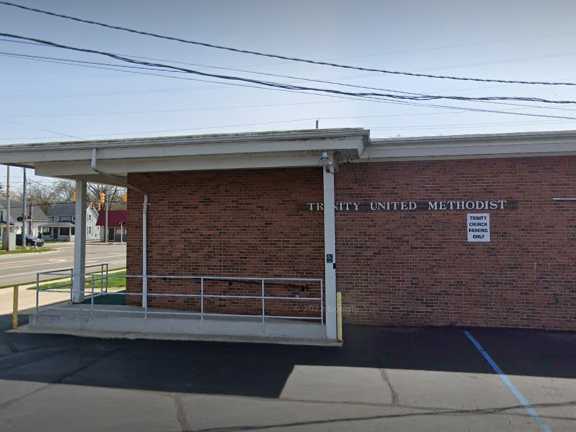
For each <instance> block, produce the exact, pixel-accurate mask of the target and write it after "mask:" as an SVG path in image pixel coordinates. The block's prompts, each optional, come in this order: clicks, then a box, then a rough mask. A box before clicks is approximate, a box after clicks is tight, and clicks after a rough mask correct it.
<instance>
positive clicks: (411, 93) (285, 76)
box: [0, 38, 574, 111]
mask: <svg viewBox="0 0 576 432" xmlns="http://www.w3.org/2000/svg"><path fill="white" fill-rule="evenodd" d="M0 42H17V43H22V42H25V41H17V40H11V39H2V38H0ZM25 43H27V44H31V45H35V46H39V47H42V46H44V45H43V44H40V43H36V42H25ZM119 54H120V55H127V54H122V53H119ZM0 55H13V56H20V57H29V58H37V59H41V58H43V59H47V60H48V59H54V60H60V61H63V62H78V63H87V64H95V65H106V66H118V67H121V68H134V69H143V70H152V71H154V70H159V71H166V70H165V69H160V68H151V67H136V66H127V65H117V64H115V63H100V62H87V61H80V60H74V59H67V58H58V57H42V56H31V55H24V54H16V53H2V52H0ZM131 57H132V58H137V59H138V58H141V59H148V60H158V61H168V62H172V63H179V64H187V65H192V66H200V67H205V68H211V69H221V70H230V71H235V72H245V73H251V74H256V75H264V76H273V77H281V78H289V79H294V80H300V81H308V82H318V83H323V84H334V85H339V86H344V87H352V88H363V89H371V90H382V91H391V92H395V93H401V94H410V95H418V96H424V95H425V94H423V93H417V92H408V91H402V90H392V89H386V88H381V87H369V86H361V85H355V84H349V83H342V82H337V81H327V80H319V79H313V78H305V77H300V76H295V75H285V74H278V73H268V72H261V71H253V70H248V69H239V68H231V67H225V66H215V65H206V64H201V63H191V62H184V61H179V60H170V59H163V58H158V57H149V56H131ZM102 69H111V70H114V69H113V68H112V67H106V68H102ZM169 72H177V71H169ZM143 75H158V76H163V75H161V74H152V73H143ZM176 79H190V80H193V79H191V78H176ZM198 81H204V80H198ZM204 82H214V81H204ZM221 84H225V83H221ZM228 84H229V85H232V84H230V83H228ZM237 85H239V84H237ZM239 86H241V85H239ZM250 87H252V86H250ZM258 88H260V87H258ZM319 96H320V95H319ZM478 102H481V103H488V104H495V105H506V106H514V107H528V108H534V109H546V110H561V111H574V110H571V109H566V108H561V107H550V106H538V105H533V104H530V105H528V104H518V103H510V102H497V101H478Z"/></svg>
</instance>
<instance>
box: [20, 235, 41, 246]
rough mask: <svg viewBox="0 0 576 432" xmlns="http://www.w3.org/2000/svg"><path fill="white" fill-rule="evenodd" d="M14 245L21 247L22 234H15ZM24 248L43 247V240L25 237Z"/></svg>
mask: <svg viewBox="0 0 576 432" xmlns="http://www.w3.org/2000/svg"><path fill="white" fill-rule="evenodd" d="M16 245H17V246H22V234H16ZM26 246H36V247H42V246H44V240H42V239H41V238H38V237H32V236H28V235H27V236H26Z"/></svg>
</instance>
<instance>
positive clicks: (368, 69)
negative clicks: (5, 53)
mask: <svg viewBox="0 0 576 432" xmlns="http://www.w3.org/2000/svg"><path fill="white" fill-rule="evenodd" d="M0 5H4V6H9V7H14V8H18V9H22V10H25V11H28V12H34V13H39V14H43V15H48V16H52V17H57V18H63V19H66V20H71V21H76V22H80V23H83V24H90V25H95V26H99V27H104V28H107V29H112V30H119V31H123V32H128V33H133V34H138V35H142V36H150V37H153V38H157V39H163V40H170V41H174V42H180V43H185V44H190V45H196V46H202V47H205V48H213V49H218V50H224V51H229V52H235V53H239V54H250V55H254V56H259V57H267V58H273V59H277V60H286V61H292V62H299V63H308V64H314V65H319V66H330V67H334V68H339V69H349V70H358V71H362V72H378V73H384V74H390V75H402V76H409V77H420V78H433V79H444V80H457V81H476V82H493V83H501V84H525V85H548V86H576V83H575V82H561V81H528V80H507V79H489V78H475V77H464V76H454V75H434V74H425V73H417V72H406V71H397V70H389V69H378V68H371V67H364V66H354V65H346V64H340V63H333V62H327V61H321V60H313V59H307V58H301V57H291V56H285V55H281V54H274V53H266V52H262V51H256V50H249V49H243V48H234V47H229V46H225V45H218V44H214V43H210V42H201V41H194V40H190V39H183V38H179V37H175V36H168V35H163V34H159V33H154V32H148V31H144V30H138V29H133V28H129V27H124V26H118V25H112V24H106V23H103V22H99V21H93V20H89V19H85V18H79V17H74V16H71V15H65V14H60V13H56V12H51V11H48V10H44V9H38V8H32V7H29V6H24V5H21V4H18V3H12V2H7V1H0Z"/></svg>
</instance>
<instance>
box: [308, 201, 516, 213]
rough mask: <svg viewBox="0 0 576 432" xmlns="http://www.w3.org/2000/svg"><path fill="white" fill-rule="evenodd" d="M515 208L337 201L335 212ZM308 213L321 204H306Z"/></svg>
mask: <svg viewBox="0 0 576 432" xmlns="http://www.w3.org/2000/svg"><path fill="white" fill-rule="evenodd" d="M516 207H517V203H516V202H515V201H509V200H505V199H484V200H428V201H337V202H336V205H335V206H334V208H335V210H336V211H337V212H360V211H362V212H398V211H399V212H411V211H418V210H425V211H433V212H442V211H470V210H507V209H513V208H516ZM306 209H307V210H308V211H317V212H320V211H323V210H324V204H323V203H321V202H309V203H306Z"/></svg>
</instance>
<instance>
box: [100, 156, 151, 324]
mask: <svg viewBox="0 0 576 432" xmlns="http://www.w3.org/2000/svg"><path fill="white" fill-rule="evenodd" d="M90 168H91V169H92V171H94V172H95V173H98V174H102V175H104V176H108V177H114V175H112V174H107V173H105V172H103V171H100V170H99V169H97V168H96V149H95V148H94V149H92V160H91V161H90ZM126 187H127V188H128V189H132V190H135V191H136V192H139V193H141V194H142V195H144V200H143V204H142V307H143V308H144V314H145V315H144V316H146V317H147V316H148V193H147V192H144V191H143V190H142V189H140V188H138V187H136V186H133V185H131V184H128V182H127V181H126Z"/></svg>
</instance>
